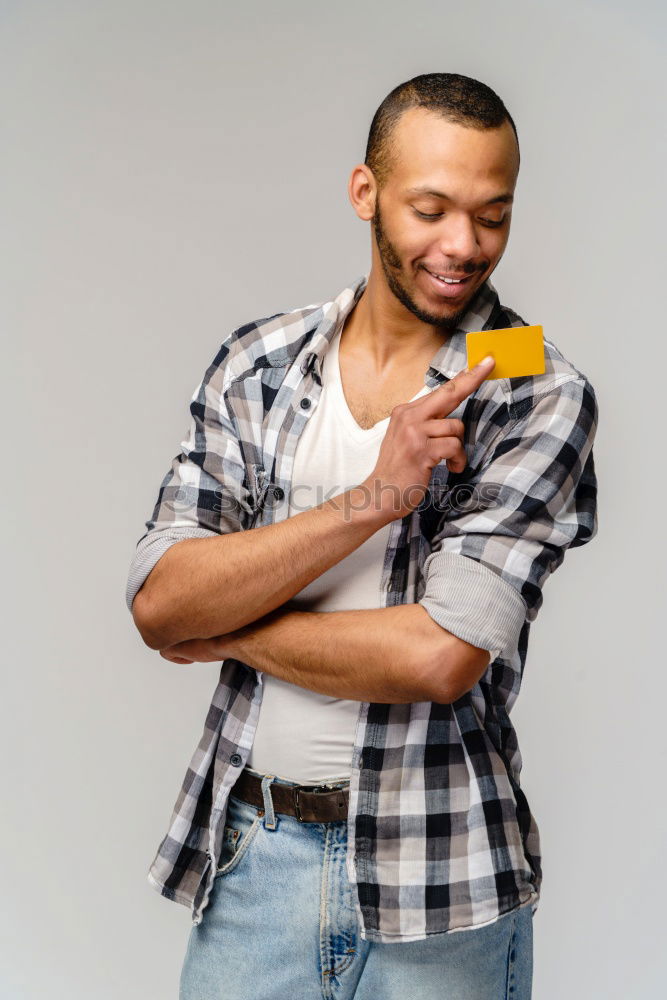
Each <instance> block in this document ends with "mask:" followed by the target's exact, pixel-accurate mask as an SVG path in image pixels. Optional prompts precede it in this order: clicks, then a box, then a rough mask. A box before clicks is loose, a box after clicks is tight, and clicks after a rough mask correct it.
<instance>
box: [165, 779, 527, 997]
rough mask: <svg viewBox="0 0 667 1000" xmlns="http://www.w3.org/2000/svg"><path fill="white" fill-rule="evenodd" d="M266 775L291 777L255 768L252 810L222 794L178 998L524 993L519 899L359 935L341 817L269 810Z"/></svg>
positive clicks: (523, 918)
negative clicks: (478, 915)
mask: <svg viewBox="0 0 667 1000" xmlns="http://www.w3.org/2000/svg"><path fill="white" fill-rule="evenodd" d="M250 770H252V769H250ZM252 773H254V774H258V772H256V771H253V772H252ZM272 782H273V783H276V782H281V783H282V784H294V782H290V781H285V780H284V779H282V778H277V777H273V776H271V775H268V776H264V781H263V794H264V808H262V807H258V806H254V805H250V804H248V803H246V802H243V801H242V800H241V799H238V798H236V797H235V796H234V795H233V794H232V795H230V797H229V803H228V807H227V816H226V823H225V828H224V835H223V845H222V854H221V857H220V858H219V861H218V870H217V874H216V876H215V881H214V887H213V890H212V892H211V896H210V898H209V901H208V905H207V906H206V908H205V909H204V911H203V917H202V921H201V923H200V924H198V925H194V924H193V925H192V927H191V930H190V937H189V940H188V945H187V951H186V954H185V959H184V962H183V967H182V970H181V978H180V992H179V1000H333V998H337V1000H352V998H354V1000H407V998H408V997H416V998H417V1000H436V998H437V1000H529V998H530V996H531V987H532V972H533V922H532V911H531V907H530V905H524V906H522V907H520V908H518V909H515V910H511V911H510V912H509V913H505V914H503V915H502V916H501V917H499V919H498V920H496V921H495V922H494V923H492V924H487V925H486V926H483V927H478V928H475V929H473V930H464V931H456V932H453V933H448V934H432V935H430V936H429V937H427V938H425V939H423V940H420V941H400V942H392V943H384V942H376V941H364V940H362V939H361V936H360V933H359V924H358V918H357V915H356V911H355V906H354V896H353V892H354V886H351V885H350V883H349V880H348V877H347V872H346V867H345V853H346V846H347V824H346V822H345V821H344V820H341V821H332V822H329V823H308V822H302V821H300V820H298V819H297V818H296V817H295V816H289V815H287V814H286V813H277V812H275V810H274V809H273V802H272V799H271V783H272ZM343 784H345V783H344V782H339V783H332V787H341V786H342V785H343ZM232 792H233V789H232Z"/></svg>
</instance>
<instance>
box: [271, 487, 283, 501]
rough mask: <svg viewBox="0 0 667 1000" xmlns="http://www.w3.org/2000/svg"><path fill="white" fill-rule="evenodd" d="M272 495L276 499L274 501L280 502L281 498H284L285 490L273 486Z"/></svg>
mask: <svg viewBox="0 0 667 1000" xmlns="http://www.w3.org/2000/svg"><path fill="white" fill-rule="evenodd" d="M273 495H274V497H275V498H276V500H282V499H283V497H284V496H285V490H284V489H283V488H282V487H281V486H274V487H273Z"/></svg>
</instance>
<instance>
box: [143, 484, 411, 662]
mask: <svg viewBox="0 0 667 1000" xmlns="http://www.w3.org/2000/svg"><path fill="white" fill-rule="evenodd" d="M390 519H391V516H389V517H388V516H387V514H386V512H382V511H380V510H378V509H376V508H375V507H373V505H372V504H371V503H370V498H369V494H368V493H367V492H366V491H365V490H364V489H363V488H362V487H358V488H354V489H351V490H348V491H345V492H343V493H340V494H338V495H337V496H336V497H333V498H332V499H331V500H328V501H326V502H324V503H322V504H320V505H319V506H317V507H313V508H311V509H310V510H307V511H303V512H302V513H299V514H296V515H294V516H293V517H289V518H287V519H286V520H284V521H281V522H279V523H278V524H271V525H264V526H262V527H259V528H253V529H251V530H250V531H239V532H234V533H231V534H229V533H228V534H223V535H220V536H216V537H215V538H189V539H184V540H183V541H180V542H177V543H176V544H175V545H172V546H171V548H169V549H168V550H167V552H165V554H164V555H163V556H162V557H161V559H159V560H158V562H157V563H156V565H155V566H154V568H153V570H152V571H151V573H150V574H149V576H148V578H147V579H146V581H145V582H144V585H143V586H142V587H141V589H140V590H139V592H138V594H137V596H136V597H135V600H134V604H133V614H134V620H135V623H136V625H137V628H138V629H139V631H140V632H141V635H142V637H143V639H144V641H145V642H146V643H147V645H149V646H150V647H151V648H152V649H163V648H164V647H167V646H171V645H173V644H175V643H178V642H183V641H185V640H188V639H194V638H208V637H213V636H217V635H221V634H223V633H230V632H234V631H235V630H237V629H239V628H242V627H243V626H245V625H248V624H249V623H251V622H254V621H256V620H257V619H259V618H262V617H263V616H265V615H266V614H268V613H270V612H271V611H273V610H275V609H276V608H279V607H280V606H281V605H282V604H284V603H285V602H286V601H288V600H289V599H290V598H292V597H294V595H295V594H298V593H299V591H301V590H302V589H303V588H304V587H306V586H307V585H308V584H309V583H311V582H312V581H313V580H315V579H316V578H317V577H319V576H321V575H322V573H324V572H325V571H326V570H328V569H330V568H331V566H334V565H335V564H336V563H338V562H340V560H341V559H344V558H345V557H346V556H347V555H349V554H350V553H351V552H353V551H354V550H355V549H356V548H358V547H359V546H360V545H361V544H362V543H363V542H365V541H366V540H367V539H368V538H370V537H371V535H373V534H374V533H375V532H376V531H377V530H378V529H379V528H380V527H382V526H383V525H384V524H386V523H387V522H388V520H390Z"/></svg>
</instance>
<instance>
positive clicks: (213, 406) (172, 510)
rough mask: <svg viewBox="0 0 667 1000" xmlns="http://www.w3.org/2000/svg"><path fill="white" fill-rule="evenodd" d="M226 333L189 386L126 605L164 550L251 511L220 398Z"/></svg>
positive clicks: (236, 525)
mask: <svg viewBox="0 0 667 1000" xmlns="http://www.w3.org/2000/svg"><path fill="white" fill-rule="evenodd" d="M232 336H233V334H230V335H229V336H228V337H227V339H226V340H225V341H224V342H223V344H222V345H221V347H220V348H219V350H218V352H217V353H216V356H215V357H214V359H213V361H212V362H211V364H210V365H209V366H208V368H207V370H206V373H205V375H204V378H203V379H202V380H201V382H200V383H199V384H198V385H197V387H196V388H195V390H194V392H193V394H192V397H191V402H190V423H189V427H188V430H187V432H186V434H185V437H184V439H183V440H182V441H181V445H180V452H179V453H178V454H177V455H176V456H175V458H174V459H173V460H172V463H171V467H170V469H169V471H168V472H167V473H166V475H165V476H164V478H163V480H162V483H161V484H160V487H159V491H158V497H157V501H156V503H155V506H154V508H153V513H152V516H151V518H150V520H148V521H146V522H145V526H146V529H147V530H146V532H145V533H144V534H143V535H142V536H141V538H140V539H139V541H138V542H137V545H136V548H135V552H134V556H133V558H132V562H131V565H130V569H129V573H128V578H127V585H126V590H125V601H126V604H127V606H128V608H129V610H130V611H131V610H132V603H133V601H134V598H135V596H136V594H137V593H138V591H139V590H140V589H141V586H142V584H143V583H144V581H145V580H146V578H147V576H148V575H149V573H150V572H151V570H152V569H153V567H154V566H155V564H156V563H157V561H158V560H159V559H160V558H161V556H163V555H164V553H165V552H166V551H167V549H168V548H170V547H171V546H172V545H175V544H176V542H179V541H182V540H183V539H184V538H206V537H210V536H213V535H219V534H222V533H224V532H231V531H239V530H241V528H242V527H243V526H244V525H245V524H246V523H247V517H248V516H249V515H251V513H252V495H251V493H250V490H249V488H248V484H247V481H246V475H245V464H244V462H243V457H242V453H241V447H240V443H239V440H238V435H237V433H236V431H235V428H234V424H233V422H232V420H231V418H230V415H229V413H228V410H227V407H226V404H225V400H224V386H225V378H226V372H227V364H226V362H227V358H228V355H229V348H230V343H231V338H232Z"/></svg>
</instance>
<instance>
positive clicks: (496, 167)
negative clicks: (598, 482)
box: [348, 73, 519, 329]
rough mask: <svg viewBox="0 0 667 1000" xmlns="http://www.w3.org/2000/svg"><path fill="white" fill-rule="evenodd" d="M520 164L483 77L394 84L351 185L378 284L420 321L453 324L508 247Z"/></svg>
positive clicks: (434, 76)
mask: <svg viewBox="0 0 667 1000" xmlns="http://www.w3.org/2000/svg"><path fill="white" fill-rule="evenodd" d="M518 172H519V145H518V139H517V136H516V129H515V127H514V122H513V121H512V118H511V117H510V115H509V112H508V111H507V110H506V108H505V106H504V104H503V103H502V101H501V100H500V98H499V97H498V96H497V95H496V94H495V93H494V92H493V91H492V90H491V89H490V88H489V87H487V86H485V84H483V83H479V82H478V81H477V80H472V79H470V77H466V76H460V75H459V74H456V73H429V74H424V75H422V76H417V77H415V78H414V79H412V80H409V81H407V82H406V83H403V84H401V85H400V86H398V87H396V88H395V89H394V90H392V91H391V93H390V94H388V95H387V97H386V98H385V99H384V101H383V102H382V104H381V105H380V107H379V108H378V109H377V111H376V113H375V115H374V117H373V121H372V124H371V128H370V133H369V136H368V143H367V147H366V157H365V162H364V163H363V164H359V165H358V166H356V167H355V168H354V170H353V171H352V175H351V176H350V181H349V187H348V190H349V195H350V200H351V201H352V204H353V206H354V208H355V211H356V212H357V214H358V215H359V217H360V218H362V219H366V220H367V221H371V222H372V224H373V235H374V240H373V248H372V249H373V263H372V273H373V279H374V280H376V281H377V283H378V286H379V288H380V289H384V290H385V291H386V292H387V294H388V295H393V296H394V297H395V299H397V300H398V301H399V302H400V303H402V305H403V306H404V307H405V308H406V309H408V310H409V311H410V312H411V313H412V314H413V315H414V316H416V317H417V318H418V319H420V320H421V321H422V322H424V323H428V324H431V325H433V326H437V327H440V328H442V329H451V328H453V327H455V326H456V325H457V324H458V322H459V321H460V319H461V317H462V316H463V315H464V313H465V312H466V311H467V309H468V308H469V306H470V305H471V303H472V301H473V299H474V297H475V295H476V294H477V292H478V291H479V288H480V286H481V285H482V284H483V282H484V281H485V280H486V279H487V278H488V277H489V276H490V275H491V273H492V271H493V270H494V269H495V267H496V265H497V264H498V262H499V260H500V258H501V257H502V254H503V252H504V250H505V246H506V245H507V240H508V237H509V228H510V218H511V208H512V201H511V199H512V196H513V193H514V188H515V185H516V180H517V176H518ZM419 189H421V190H419ZM498 199H500V200H498ZM429 272H431V273H429ZM433 273H435V274H439V275H446V276H451V277H453V278H455V277H460V276H465V278H466V280H465V281H464V282H463V283H462V284H461V285H460V286H459V285H449V284H443V282H442V281H440V280H439V279H438V278H435V277H432V274H433Z"/></svg>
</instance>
